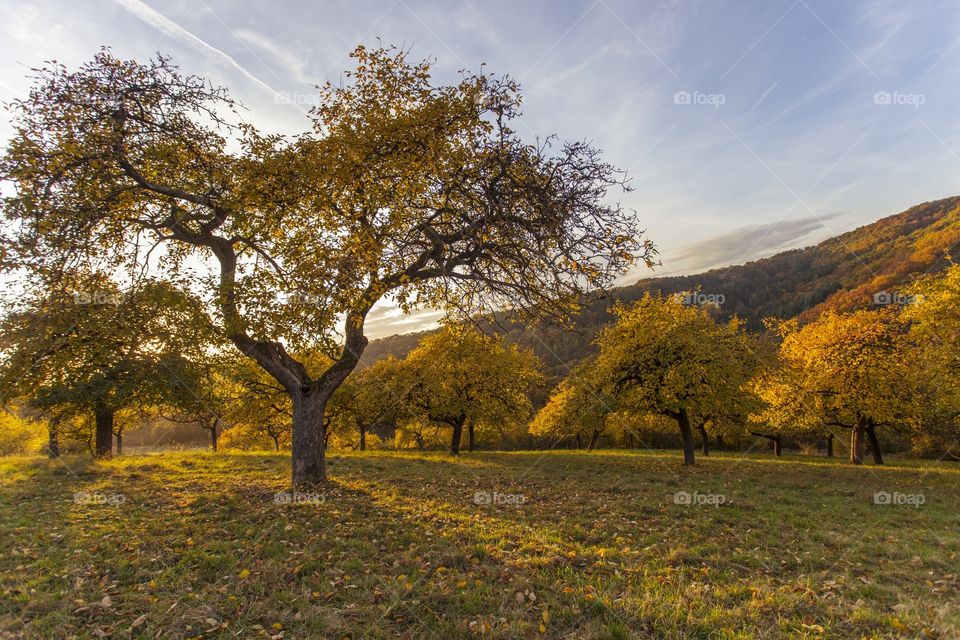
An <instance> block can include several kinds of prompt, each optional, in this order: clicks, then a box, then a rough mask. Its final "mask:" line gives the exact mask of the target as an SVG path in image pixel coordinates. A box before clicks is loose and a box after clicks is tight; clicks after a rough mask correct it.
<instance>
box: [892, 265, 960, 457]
mask: <svg viewBox="0 0 960 640" xmlns="http://www.w3.org/2000/svg"><path fill="white" fill-rule="evenodd" d="M909 295H911V296H912V300H913V302H912V304H908V305H907V306H906V307H904V309H903V312H902V314H901V316H902V318H903V319H904V320H905V321H907V322H909V323H910V342H911V344H912V356H913V358H914V359H915V360H914V361H913V365H914V366H913V367H912V370H913V371H914V373H915V374H916V375H914V376H913V382H914V387H913V389H914V393H915V395H916V397H917V398H918V399H919V401H918V403H917V404H918V406H917V410H918V412H917V419H918V428H917V429H915V430H914V432H913V434H912V440H913V447H914V451H915V452H917V453H920V454H923V455H938V456H939V455H949V456H952V457H953V458H958V457H960V265H951V266H950V267H949V268H948V269H947V270H946V271H945V272H944V273H942V274H939V275H937V276H929V277H927V278H923V279H921V280H920V281H918V282H917V283H915V284H914V285H913V287H911V289H910V291H909Z"/></svg>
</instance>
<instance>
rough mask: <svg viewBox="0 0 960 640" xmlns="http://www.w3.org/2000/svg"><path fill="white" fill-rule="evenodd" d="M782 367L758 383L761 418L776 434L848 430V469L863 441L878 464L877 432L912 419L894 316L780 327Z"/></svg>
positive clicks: (839, 316)
mask: <svg viewBox="0 0 960 640" xmlns="http://www.w3.org/2000/svg"><path fill="white" fill-rule="evenodd" d="M781 330H782V332H783V334H784V337H783V343H782V345H781V347H780V359H781V366H780V369H779V371H778V372H777V374H776V375H774V376H773V377H772V378H770V379H767V380H764V381H762V382H761V385H760V389H759V393H760V395H761V397H762V398H763V399H764V400H765V401H766V403H767V409H766V411H765V412H764V413H762V414H761V415H762V417H763V419H765V420H766V421H767V422H769V423H770V424H772V425H774V426H775V427H777V428H780V429H784V428H787V427H790V428H793V429H796V430H800V431H810V430H816V429H822V428H824V427H840V428H844V429H849V430H850V462H852V463H853V464H862V462H863V450H864V440H865V439H867V440H869V442H870V449H871V451H872V453H873V459H874V462H875V463H876V464H883V454H882V452H881V448H880V440H879V438H878V436H877V432H876V430H877V428H878V427H880V426H882V425H896V424H906V423H908V422H909V421H910V419H911V416H912V415H913V414H914V406H913V402H914V399H913V394H912V391H911V385H910V383H909V381H910V377H911V376H910V367H911V358H912V355H911V351H910V350H909V349H908V348H907V346H908V345H907V341H906V335H905V334H906V331H905V326H904V324H903V322H902V321H901V320H900V319H899V318H898V315H897V311H896V310H895V309H878V310H863V311H857V312H854V313H836V312H834V311H827V312H826V313H824V314H822V315H821V316H820V317H819V318H817V319H816V320H815V321H813V322H811V323H809V324H807V325H804V326H802V327H801V326H800V325H799V324H798V323H796V322H795V321H791V322H787V323H784V325H783V326H782V329H781Z"/></svg>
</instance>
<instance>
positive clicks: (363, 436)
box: [360, 426, 367, 451]
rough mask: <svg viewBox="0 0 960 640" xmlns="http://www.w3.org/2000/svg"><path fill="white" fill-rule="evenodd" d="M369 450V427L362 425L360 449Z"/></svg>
mask: <svg viewBox="0 0 960 640" xmlns="http://www.w3.org/2000/svg"><path fill="white" fill-rule="evenodd" d="M366 450H367V429H366V427H363V426H361V427H360V451H366Z"/></svg>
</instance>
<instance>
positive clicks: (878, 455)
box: [863, 420, 883, 464]
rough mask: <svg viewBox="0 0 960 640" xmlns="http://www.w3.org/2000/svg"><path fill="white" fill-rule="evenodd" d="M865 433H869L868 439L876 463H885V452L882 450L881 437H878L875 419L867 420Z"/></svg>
mask: <svg viewBox="0 0 960 640" xmlns="http://www.w3.org/2000/svg"><path fill="white" fill-rule="evenodd" d="M863 430H864V433H866V434H867V440H868V441H869V442H870V453H872V454H873V463H874V464H883V453H882V452H881V450H880V439H879V438H877V427H876V425H875V424H874V423H873V420H867V425H866V427H864V429H863Z"/></svg>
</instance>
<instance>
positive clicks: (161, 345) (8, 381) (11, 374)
mask: <svg viewBox="0 0 960 640" xmlns="http://www.w3.org/2000/svg"><path fill="white" fill-rule="evenodd" d="M0 335H2V336H3V338H2V348H0V353H2V359H0V389H2V393H3V395H4V399H5V400H9V399H12V398H22V399H25V400H26V401H27V402H28V403H29V404H30V405H32V406H34V407H35V408H37V409H41V410H44V411H46V412H49V413H50V415H51V420H54V421H55V422H59V421H61V420H63V419H65V418H68V417H70V416H76V415H78V414H84V413H86V414H89V415H91V416H92V417H93V423H94V439H95V446H94V453H95V455H97V456H109V455H111V453H112V450H113V446H112V444H113V443H112V441H113V437H114V436H115V435H116V436H117V438H118V443H120V442H121V438H122V425H121V424H119V423H117V421H116V417H117V414H118V412H120V411H121V410H126V411H127V413H129V411H130V410H134V409H138V408H140V409H142V408H145V407H156V406H159V405H162V404H166V403H169V402H172V401H174V399H175V398H176V397H178V396H181V395H182V394H184V393H185V392H187V389H185V384H184V382H185V380H186V379H187V378H188V368H189V362H190V360H191V358H196V357H198V356H199V353H200V352H201V351H202V350H203V349H204V347H205V346H206V345H207V344H209V337H210V336H211V335H212V330H211V328H210V327H209V325H208V324H207V316H206V314H205V313H203V312H202V310H201V309H200V303H199V301H197V300H195V299H193V298H191V296H189V295H187V294H185V293H183V292H181V291H179V290H177V289H175V288H173V287H172V286H171V285H169V284H168V283H165V282H162V281H152V280H150V281H145V282H140V283H137V284H136V285H135V286H132V287H130V288H129V289H128V290H126V291H122V290H121V289H120V288H119V287H118V286H117V284H116V283H114V282H113V281H111V280H110V279H109V278H106V277H104V276H102V275H98V274H88V275H81V276H78V275H76V274H74V276H73V280H72V282H71V283H70V288H68V289H65V290H58V291H51V292H46V293H45V294H44V296H43V297H39V296H35V297H30V298H28V299H27V300H26V301H25V302H24V303H23V304H22V306H21V308H20V309H17V310H14V311H13V312H11V313H10V314H8V315H7V317H6V318H5V320H4V322H3V325H2V327H0Z"/></svg>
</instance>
